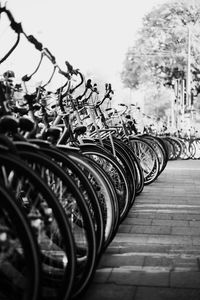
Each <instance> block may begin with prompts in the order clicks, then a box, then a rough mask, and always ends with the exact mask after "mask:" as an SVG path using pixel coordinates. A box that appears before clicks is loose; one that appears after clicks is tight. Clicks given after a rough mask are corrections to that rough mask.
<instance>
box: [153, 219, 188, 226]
mask: <svg viewBox="0 0 200 300" xmlns="http://www.w3.org/2000/svg"><path fill="white" fill-rule="evenodd" d="M152 225H163V226H166V225H168V226H188V225H189V222H188V221H180V220H153V221H152Z"/></svg>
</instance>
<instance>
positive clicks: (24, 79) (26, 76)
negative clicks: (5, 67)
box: [22, 75, 31, 81]
mask: <svg viewBox="0 0 200 300" xmlns="http://www.w3.org/2000/svg"><path fill="white" fill-rule="evenodd" d="M30 79H31V76H28V75H24V76H23V77H22V81H29V80H30Z"/></svg>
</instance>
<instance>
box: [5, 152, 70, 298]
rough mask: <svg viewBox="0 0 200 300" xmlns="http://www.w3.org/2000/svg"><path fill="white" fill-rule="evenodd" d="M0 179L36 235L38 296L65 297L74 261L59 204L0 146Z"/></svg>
mask: <svg viewBox="0 0 200 300" xmlns="http://www.w3.org/2000/svg"><path fill="white" fill-rule="evenodd" d="M2 150H3V151H2ZM0 180H1V182H2V183H3V184H4V185H5V186H6V188H8V189H9V190H11V191H12V193H13V194H14V195H15V198H16V199H17V201H18V202H19V203H20V205H21V208H23V210H24V212H26V214H27V216H28V218H29V220H30V224H31V226H32V228H33V230H34V233H35V235H36V238H37V242H38V245H39V250H40V254H41V258H42V281H41V283H42V298H44V299H46V298H47V299H56V298H57V299H69V297H70V294H71V290H72V285H73V283H74V276H75V266H76V265H75V264H76V261H75V248H74V241H73V237H72V233H71V230H70V226H69V223H68V221H67V219H66V215H65V213H64V211H63V208H62V206H61V205H60V203H59V202H58V201H57V199H56V198H55V196H54V194H53V193H52V191H51V190H50V189H49V188H48V187H47V185H46V184H45V183H44V182H43V180H42V179H41V178H39V177H38V175H37V174H35V173H34V172H33V171H32V170H31V169H30V168H29V167H28V166H27V165H26V164H25V163H24V162H23V161H22V160H21V159H19V158H18V157H17V156H16V155H12V154H10V153H9V149H6V148H4V149H2V147H1V148H0ZM43 257H45V259H46V258H48V259H46V260H44V259H43ZM49 261H50V262H49ZM51 261H52V263H51ZM54 261H56V262H57V264H56V265H55V266H54V265H53V263H54ZM58 267H59V268H58ZM49 283H51V284H49Z"/></svg>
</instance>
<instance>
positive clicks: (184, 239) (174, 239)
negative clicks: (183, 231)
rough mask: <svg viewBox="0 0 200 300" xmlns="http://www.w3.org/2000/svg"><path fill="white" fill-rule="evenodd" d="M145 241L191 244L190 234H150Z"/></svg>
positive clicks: (151, 242)
mask: <svg viewBox="0 0 200 300" xmlns="http://www.w3.org/2000/svg"><path fill="white" fill-rule="evenodd" d="M147 243H150V244H155V243H156V244H174V245H179V244H182V245H189V244H192V237H190V236H175V235H174V236H173V235H157V236H156V235H152V236H150V235H149V237H148V240H147Z"/></svg>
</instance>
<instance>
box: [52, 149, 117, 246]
mask: <svg viewBox="0 0 200 300" xmlns="http://www.w3.org/2000/svg"><path fill="white" fill-rule="evenodd" d="M57 147H58V148H59V149H60V150H61V151H63V152H64V153H66V154H67V155H68V156H69V157H70V158H71V159H72V160H73V161H74V162H75V163H76V164H77V165H78V166H79V167H80V168H81V170H82V171H83V172H84V174H85V175H86V176H87V178H88V180H89V181H90V183H91V184H92V186H93V188H94V189H95V191H96V193H97V196H98V200H99V204H100V206H101V210H102V215H103V222H104V243H103V250H105V248H106V247H107V246H108V244H109V243H110V242H111V240H112V238H113V235H114V232H116V228H117V226H119V225H118V224H119V206H118V200H117V195H116V192H115V189H114V186H113V185H112V182H111V181H110V178H109V177H108V175H107V174H106V173H105V172H103V171H102V168H100V166H99V165H98V164H97V163H96V162H95V161H94V160H93V159H91V158H88V157H86V156H84V155H83V154H81V153H80V151H79V150H78V149H77V148H72V147H66V146H61V145H59V146H57Z"/></svg>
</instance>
